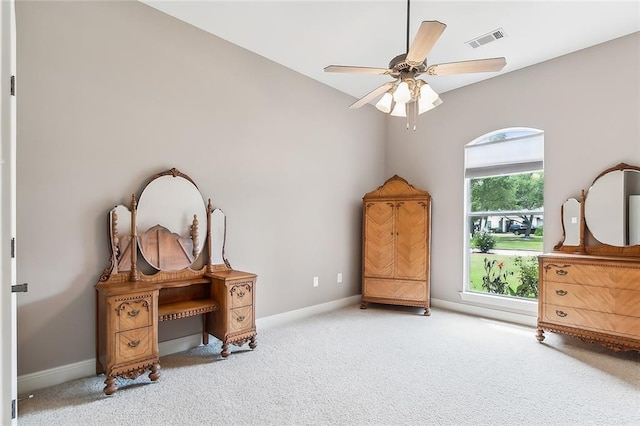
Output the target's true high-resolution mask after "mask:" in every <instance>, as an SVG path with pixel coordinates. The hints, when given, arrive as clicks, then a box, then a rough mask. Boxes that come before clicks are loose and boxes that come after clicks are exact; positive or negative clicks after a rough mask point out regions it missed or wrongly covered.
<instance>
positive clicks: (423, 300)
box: [360, 175, 431, 315]
mask: <svg viewBox="0 0 640 426" xmlns="http://www.w3.org/2000/svg"><path fill="white" fill-rule="evenodd" d="M430 213H431V196H430V195H429V193H428V192H426V191H423V190H421V189H418V188H416V187H414V186H413V185H410V184H409V183H408V182H407V181H406V180H405V179H403V178H401V177H399V176H397V175H395V176H393V177H391V178H390V179H388V180H387V181H386V182H385V183H384V185H382V186H380V187H378V188H377V189H375V190H374V191H371V192H369V193H367V194H366V195H365V196H364V197H363V230H362V233H363V243H362V247H363V249H362V252H363V253H362V277H363V278H362V302H361V305H360V307H361V308H362V309H365V308H366V307H367V305H366V304H367V302H376V303H385V304H391V305H404V306H418V307H423V308H424V314H425V315H430V313H431V309H430V303H429V301H430V287H429V257H430V221H431V217H430V216H431V215H430Z"/></svg>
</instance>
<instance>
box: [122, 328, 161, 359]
mask: <svg viewBox="0 0 640 426" xmlns="http://www.w3.org/2000/svg"><path fill="white" fill-rule="evenodd" d="M152 355H153V344H152V341H151V327H144V328H138V329H136V330H129V331H122V332H120V333H117V334H116V364H120V363H122V362H127V361H131V360H134V359H137V358H143V357H146V356H152Z"/></svg>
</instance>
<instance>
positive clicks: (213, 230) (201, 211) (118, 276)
mask: <svg viewBox="0 0 640 426" xmlns="http://www.w3.org/2000/svg"><path fill="white" fill-rule="evenodd" d="M139 199H140V201H139V202H137V201H136V196H135V194H134V195H132V197H131V206H130V208H128V207H126V206H123V205H119V206H116V207H115V208H113V209H112V210H111V211H110V212H109V216H108V225H109V226H108V229H109V237H110V243H111V257H110V264H109V266H108V267H107V268H106V269H105V270H104V272H103V273H102V275H101V276H100V280H99V282H98V283H97V284H96V286H95V287H96V295H97V297H96V303H97V307H96V324H97V336H96V373H97V374H102V373H104V374H105V375H106V376H107V378H106V380H105V385H106V386H105V388H104V393H105V394H107V395H111V394H113V393H114V392H116V391H117V389H118V387H117V385H116V377H123V378H129V379H135V378H137V377H138V376H140V375H142V374H144V373H145V372H146V371H147V370H149V378H150V379H151V380H152V381H155V380H158V378H159V377H160V359H159V352H158V323H159V322H160V321H171V320H177V319H180V318H186V317H190V316H195V315H201V316H202V323H203V328H202V342H203V344H205V345H206V344H208V343H209V335H213V336H214V337H216V338H217V339H219V340H220V341H222V353H221V355H222V357H227V356H229V353H230V352H229V345H230V344H233V345H236V346H242V345H244V344H246V343H248V344H249V347H250V348H251V349H254V348H255V347H256V345H257V342H256V334H257V333H256V326H255V298H254V295H255V284H256V275H255V274H252V273H249V272H243V271H237V270H234V269H232V268H231V265H230V264H229V262H228V261H227V259H226V258H225V256H224V243H225V234H226V218H225V216H224V213H223V212H222V211H221V210H220V209H213V207H212V205H211V200H209V202H208V203H207V204H206V205H205V203H204V200H203V198H202V196H201V195H200V192H199V190H198V188H197V186H196V185H195V183H194V182H193V181H192V180H191V178H189V177H188V176H187V175H185V174H183V173H181V172H179V171H178V170H176V169H171V170H167V171H165V172H162V173H159V174H157V175H155V176H153V177H152V178H151V179H150V180H149V181H148V183H147V185H146V186H145V188H144V189H143V191H142V193H141V195H140V198H139ZM203 219H204V220H206V235H205V237H204V238H200V228H199V222H200V220H203ZM138 229H142V230H146V231H143V232H142V233H140V234H139V233H138ZM138 254H141V255H142V256H141V258H139V256H138ZM139 268H144V269H145V272H141V271H140V270H139ZM147 270H148V271H147Z"/></svg>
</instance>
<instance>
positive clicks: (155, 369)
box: [149, 362, 160, 382]
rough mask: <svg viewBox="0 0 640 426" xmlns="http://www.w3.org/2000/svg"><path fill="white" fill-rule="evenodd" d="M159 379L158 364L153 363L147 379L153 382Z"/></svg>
mask: <svg viewBox="0 0 640 426" xmlns="http://www.w3.org/2000/svg"><path fill="white" fill-rule="evenodd" d="M159 378H160V363H157V362H156V363H155V364H153V365H152V366H151V373H149V379H151V381H152V382H155V381H156V380H158V379H159Z"/></svg>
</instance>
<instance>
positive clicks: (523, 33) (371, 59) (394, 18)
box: [140, 0, 640, 98]
mask: <svg viewBox="0 0 640 426" xmlns="http://www.w3.org/2000/svg"><path fill="white" fill-rule="evenodd" d="M140 1H142V2H143V3H146V4H148V5H150V6H152V7H154V8H156V9H158V10H161V11H163V12H165V13H167V14H169V15H172V16H174V17H176V18H178V19H181V20H182V21H185V22H188V23H190V24H192V25H194V26H196V27H198V28H201V29H203V30H205V31H208V32H210V33H212V34H215V35H216V36H218V37H220V38H222V39H225V40H227V41H230V42H231V43H234V44H236V45H238V46H241V47H243V48H245V49H248V50H250V51H252V52H255V53H257V54H259V55H261V56H264V57H266V58H268V59H271V60H273V61H275V62H277V63H280V64H282V65H284V66H286V67H288V68H291V69H293V70H295V71H298V72H300V73H302V74H304V75H306V76H308V77H311V78H313V79H315V80H318V81H320V82H322V83H325V84H327V85H329V86H331V87H334V88H336V89H338V90H340V91H342V92H344V93H347V94H349V95H352V96H354V97H355V98H360V97H362V96H364V95H365V94H367V93H368V92H370V91H371V90H373V89H374V88H376V87H377V86H379V85H380V84H382V83H384V82H386V81H389V80H390V79H391V77H388V76H379V75H369V74H337V73H325V72H324V71H323V68H324V67H325V66H327V65H354V66H368V67H380V68H386V67H387V66H388V64H389V61H390V60H391V59H392V58H393V57H395V56H397V55H399V54H401V53H405V50H406V31H407V28H406V25H407V24H406V21H407V2H406V0H386V1H382V0H350V1H311V0H289V1H269V0H261V1H233V2H231V1H215V0H197V1H190V0H181V1H169V0H140ZM426 20H438V21H440V22H443V23H445V24H447V28H446V30H445V31H444V33H443V35H442V37H441V38H440V39H439V40H438V42H437V43H436V45H435V47H434V48H433V49H432V50H431V53H430V54H429V56H428V57H427V63H428V64H437V63H444V62H456V61H463V60H471V59H482V58H490V57H499V56H504V57H505V58H506V59H507V66H506V67H505V68H504V69H503V70H502V71H501V72H500V73H480V74H464V75H453V76H439V77H438V76H426V75H423V76H422V77H421V78H423V79H425V80H427V81H428V83H429V84H430V85H431V86H432V87H433V88H434V89H435V90H436V92H438V93H443V92H446V91H448V90H452V89H455V88H458V87H462V86H465V85H468V84H472V83H475V82H478V81H480V80H484V79H487V78H491V77H493V76H496V75H499V74H503V73H507V72H510V71H514V70H517V69H519V68H523V67H526V66H529V65H533V64H536V63H539V62H543V61H546V60H549V59H552V58H555V57H558V56H561V55H565V54H567V53H570V52H574V51H576V50H580V49H584V48H586V47H589V46H593V45H595V44H599V43H603V42H605V41H608V40H612V39H614V38H617V37H621V36H623V35H626V34H630V33H633V32H636V31H640V1H638V0H631V1H630V0H627V1H551V0H547V1H540V0H537V1H477V0H476V1H426V0H422V1H421V0H413V1H411V23H410V41H412V40H413V37H414V34H415V31H416V30H417V28H418V26H419V24H420V22H421V21H426ZM498 28H502V29H503V30H504V32H505V33H506V35H507V36H506V37H505V38H503V39H500V40H496V41H494V42H492V43H489V44H487V45H484V46H481V47H479V48H476V49H473V48H471V47H470V46H468V45H467V44H465V42H467V41H469V40H471V39H474V38H476V37H479V36H482V35H485V34H487V33H489V32H491V31H493V30H495V29H498ZM639 48H640V46H639ZM255 72H256V73H259V72H260V70H259V69H256V70H255Z"/></svg>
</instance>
